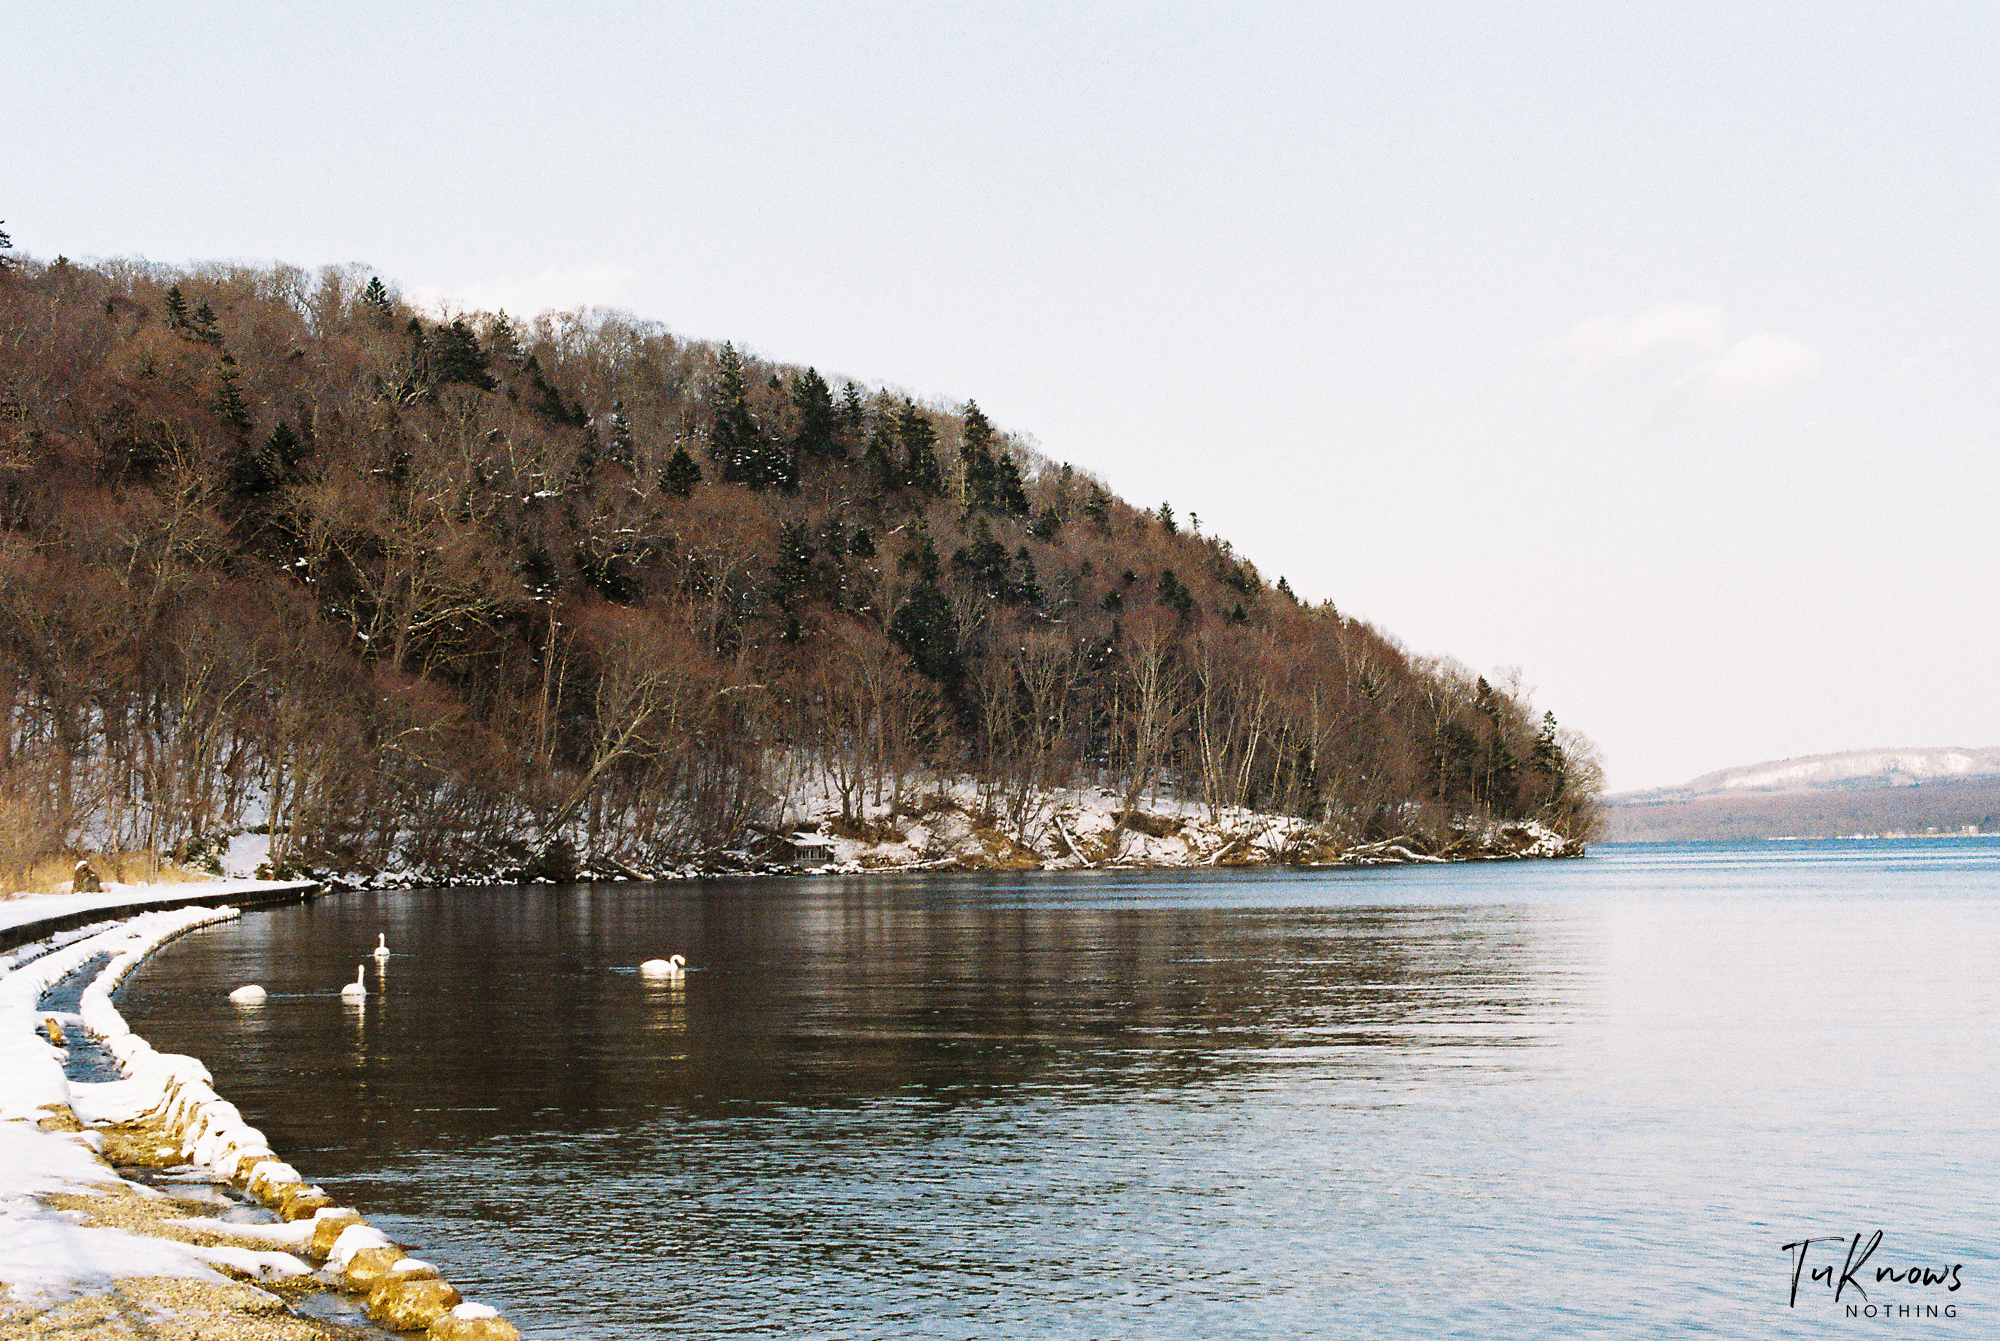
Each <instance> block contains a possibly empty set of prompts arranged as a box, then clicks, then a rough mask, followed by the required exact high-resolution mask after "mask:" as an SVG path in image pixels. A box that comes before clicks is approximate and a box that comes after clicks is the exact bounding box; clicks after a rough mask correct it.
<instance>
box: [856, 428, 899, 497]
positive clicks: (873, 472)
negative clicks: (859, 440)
mask: <svg viewBox="0 0 2000 1341" xmlns="http://www.w3.org/2000/svg"><path fill="white" fill-rule="evenodd" d="M861 477H862V478H863V479H864V480H866V481H867V482H868V490H869V492H870V493H872V494H875V495H878V496H879V495H882V494H886V493H888V492H889V491H890V490H891V489H894V488H895V487H896V485H897V483H898V481H897V479H896V467H895V464H894V462H892V461H891V460H890V459H889V433H888V430H887V429H886V428H885V427H884V426H883V425H881V424H877V425H876V426H875V432H874V433H872V434H871V435H869V438H868V450H867V451H865V452H863V453H862V454H861Z"/></svg>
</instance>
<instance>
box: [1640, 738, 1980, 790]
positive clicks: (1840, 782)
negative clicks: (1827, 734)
mask: <svg viewBox="0 0 2000 1341" xmlns="http://www.w3.org/2000/svg"><path fill="white" fill-rule="evenodd" d="M1989 776H2000V748H1988V749H1967V748H1965V747H1963V746H1938V747H1934V748H1914V749H1877V750H1847V751H1844V752H1842V753H1840V754H1814V755H1808V756H1806V757H1805V758H1802V759H1779V760H1775V761H1772V762H1770V763H1761V764H1746V765H1743V766H1741V767H1737V768H1725V769H1721V770H1719V771H1717V772H1714V773H1705V774H1703V775H1702V776H1701V777H1698V778H1696V779H1694V780H1693V781H1692V782H1688V783H1684V784H1682V785H1681V786H1679V787H1663V788H1660V789H1659V790H1657V791H1653V792H1634V793H1628V794H1627V796H1625V797H1617V798H1612V799H1613V800H1614V801H1622V800H1625V799H1627V798H1628V797H1630V798H1638V797H1642V796H1643V797H1645V798H1647V799H1649V800H1651V799H1665V798H1669V797H1671V798H1675V799H1680V798H1688V797H1696V796H1713V795H1717V794H1726V793H1742V792H1793V791H1815V790H1820V789H1824V788H1843V789H1851V788H1867V787H1911V786H1915V785H1917V784H1918V783H1923V782H1932V781H1937V780H1940V779H1950V778H1973V777H1989Z"/></svg>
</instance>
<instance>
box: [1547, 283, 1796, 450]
mask: <svg viewBox="0 0 2000 1341" xmlns="http://www.w3.org/2000/svg"><path fill="white" fill-rule="evenodd" d="M1729 326H1730V322H1729V314H1728V313H1727V312H1725V311H1724V310H1723V309H1722V308H1720V307H1716V306H1713V305H1709V304H1702V303H1690V302H1668V303H1660V304H1657V305H1655V306H1653V307H1649V308H1647V309H1646V310H1645V311H1644V312H1641V313H1639V314H1638V315H1637V316H1624V315H1619V314H1615V313H1614V314H1612V315H1609V316H1602V317H1595V318H1592V319H1591V320H1589V321H1586V322H1584V323H1582V324H1581V325H1579V326H1577V327H1575V328H1574V329H1572V330H1571V331H1569V332H1568V333H1567V334H1565V335H1562V336H1560V337H1558V338H1557V339H1555V340H1551V341H1550V342H1549V343H1548V344H1547V345H1546V346H1544V347H1543V349H1542V357H1543V358H1545V359H1559V360H1562V361H1564V362H1567V363H1568V364H1569V365H1570V366H1571V368H1572V370H1573V371H1574V372H1575V373H1576V375H1577V379H1578V380H1579V382H1583V383H1587V384H1590V385H1591V386H1593V387H1595V388H1596V389H1598V390H1600V391H1605V392H1608V393H1609V394H1611V395H1613V396H1615V397H1617V398H1620V399H1625V398H1631V399H1637V400H1642V401H1645V402H1647V403H1648V410H1647V412H1646V414H1645V415H1644V416H1643V417H1642V421H1641V427H1642V428H1656V427H1659V426H1660V425H1662V424H1667V423H1672V422H1677V421H1681V420H1685V419H1691V418H1695V417H1697V416H1700V415H1706V414H1715V413H1719V412H1722V411H1725V410H1729V409H1732V408H1734V407H1736V406H1738V405H1742V404H1744V403H1745V402H1747V401H1750V400H1752V399H1755V398H1756V397H1758V396H1761V395H1763V394H1765V393H1766V392H1770V391H1774V390H1776V389H1778V388H1780V387H1783V386H1787V385H1790V384H1792V383H1796V382H1801V381H1805V380H1806V379H1808V378H1811V377H1813V376H1815V375H1817V374H1818V373H1819V371H1820V368H1821V366H1822V361H1821V358H1820V353H1819V351H1818V350H1817V349H1815V348H1813V347H1812V346H1811V345H1809V344H1807V343H1806V342H1805V341H1803V340H1800V339H1798V338H1797V337H1796V336H1790V335H1777V334H1774V333H1772V332H1771V331H1768V330H1759V331H1752V332H1751V333H1750V334H1748V335H1745V336H1742V337H1740V338H1738V339H1735V340H1732V339H1731V338H1730V331H1729Z"/></svg>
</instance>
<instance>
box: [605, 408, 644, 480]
mask: <svg viewBox="0 0 2000 1341" xmlns="http://www.w3.org/2000/svg"><path fill="white" fill-rule="evenodd" d="M604 455H605V456H606V458H608V459H609V460H611V461H612V462H614V463H615V464H617V465H621V466H624V467H625V468H626V469H627V470H630V469H631V468H632V467H633V466H634V465H635V464H637V463H638V459H639V458H638V454H637V453H636V452H635V451H634V450H633V447H632V425H631V424H630V423H629V422H627V421H626V418H625V401H624V399H623V398H622V397H621V398H619V399H617V400H614V401H612V402H611V445H610V446H609V447H608V448H606V449H605V453H604Z"/></svg>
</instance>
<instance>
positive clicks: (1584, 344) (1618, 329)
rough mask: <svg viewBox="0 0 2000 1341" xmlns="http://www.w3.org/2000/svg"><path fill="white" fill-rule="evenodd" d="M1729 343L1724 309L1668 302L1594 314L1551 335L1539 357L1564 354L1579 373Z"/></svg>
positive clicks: (1726, 314)
mask: <svg viewBox="0 0 2000 1341" xmlns="http://www.w3.org/2000/svg"><path fill="white" fill-rule="evenodd" d="M1728 343H1729V314H1728V313H1727V312H1724V311H1723V310H1722V309H1721V308H1719V307H1714V306H1707V305H1704V304H1701V303H1688V302H1669V303H1659V304H1657V305H1655V306H1653V307H1649V308H1647V309H1646V310H1645V311H1644V312H1641V313H1640V314H1639V315H1638V316H1636V317H1623V316H1615V315H1614V316H1604V317H1595V318H1592V319H1591V320H1589V321H1586V322H1584V323H1583V324H1582V325H1580V326H1578V327H1576V328H1575V329H1574V330H1572V331H1570V332H1569V333H1568V334H1567V335H1563V336H1559V337H1558V338H1556V339H1554V340H1551V341H1550V342H1549V343H1548V345H1547V346H1546V347H1544V348H1543V350H1542V357H1543V358H1562V359H1566V360H1568V361H1569V362H1570V363H1571V364H1572V365H1573V366H1574V367H1575V369H1576V371H1577V373H1578V374H1579V375H1581V376H1586V377H1587V376H1590V375H1591V374H1593V373H1596V372H1599V371H1602V370H1605V369H1607V368H1609V367H1611V366H1612V365H1615V364H1619V363H1624V362H1626V361H1629V360H1632V359H1642V358H1645V357H1647V356H1649V355H1654V354H1661V353H1680V352H1687V351H1696V352H1713V351H1715V350H1718V349H1721V348H1722V347H1723V346H1725V345H1727V344H1728Z"/></svg>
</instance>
